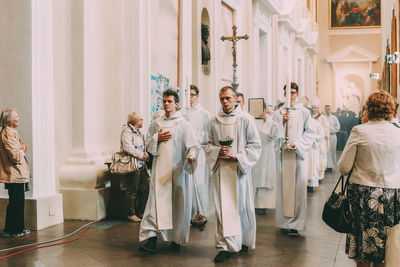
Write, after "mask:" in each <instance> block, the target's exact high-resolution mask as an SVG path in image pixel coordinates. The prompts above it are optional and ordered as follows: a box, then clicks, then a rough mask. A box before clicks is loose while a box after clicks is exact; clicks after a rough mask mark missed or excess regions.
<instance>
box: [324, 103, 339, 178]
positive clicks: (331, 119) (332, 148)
mask: <svg viewBox="0 0 400 267" xmlns="http://www.w3.org/2000/svg"><path fill="white" fill-rule="evenodd" d="M325 117H326V119H327V120H328V123H329V134H330V135H329V143H330V145H329V151H328V153H327V154H328V162H327V168H326V171H327V172H332V169H333V168H334V167H335V166H336V144H337V137H336V133H337V132H339V131H340V123H339V120H338V118H337V117H336V116H335V115H333V114H331V106H330V105H325Z"/></svg>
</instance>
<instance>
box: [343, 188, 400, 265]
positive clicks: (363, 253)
mask: <svg viewBox="0 0 400 267" xmlns="http://www.w3.org/2000/svg"><path fill="white" fill-rule="evenodd" d="M399 194H400V189H390V188H380V187H371V186H365V185H359V184H350V185H349V187H348V189H347V197H348V199H349V203H350V206H351V217H352V231H351V233H349V234H347V238H346V253H347V254H348V256H349V258H351V259H355V260H358V261H359V262H360V263H366V262H375V263H381V262H383V261H384V260H385V244H386V233H387V230H388V229H389V228H391V227H393V226H394V225H395V224H397V223H398V222H397V221H396V222H395V218H400V212H399V206H400V205H399V198H398V197H399ZM396 201H397V203H395V202H396ZM396 212H397V217H395V213H396ZM397 220H398V219H397Z"/></svg>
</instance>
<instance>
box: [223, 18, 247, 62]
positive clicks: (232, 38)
mask: <svg viewBox="0 0 400 267" xmlns="http://www.w3.org/2000/svg"><path fill="white" fill-rule="evenodd" d="M236 29H237V27H236V25H233V27H232V30H233V36H230V37H225V36H222V37H221V40H222V41H225V40H228V41H231V42H232V56H233V65H232V66H233V67H236V66H237V64H236V42H237V41H240V40H242V39H245V40H247V39H249V36H248V35H247V34H246V35H243V36H236Z"/></svg>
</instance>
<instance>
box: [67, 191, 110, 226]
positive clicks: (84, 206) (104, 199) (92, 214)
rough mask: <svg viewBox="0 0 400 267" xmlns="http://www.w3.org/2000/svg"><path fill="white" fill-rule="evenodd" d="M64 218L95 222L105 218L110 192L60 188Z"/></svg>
mask: <svg viewBox="0 0 400 267" xmlns="http://www.w3.org/2000/svg"><path fill="white" fill-rule="evenodd" d="M60 193H62V195H63V199H64V203H63V207H64V218H65V219H76V220H97V219H101V218H104V217H106V211H107V210H108V203H109V202H110V201H109V196H110V190H109V188H100V189H80V188H61V189H60Z"/></svg>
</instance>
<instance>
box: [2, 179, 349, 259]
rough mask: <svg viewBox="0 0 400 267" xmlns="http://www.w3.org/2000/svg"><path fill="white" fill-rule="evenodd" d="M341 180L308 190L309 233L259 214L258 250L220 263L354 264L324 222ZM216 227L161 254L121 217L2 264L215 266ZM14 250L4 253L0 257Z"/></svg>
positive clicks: (68, 228)
mask: <svg viewBox="0 0 400 267" xmlns="http://www.w3.org/2000/svg"><path fill="white" fill-rule="evenodd" d="M337 178H338V175H337V173H333V174H329V175H327V177H326V178H325V179H324V180H323V183H322V184H321V186H320V187H319V188H317V189H316V190H315V192H314V193H308V226H307V231H304V232H301V233H300V236H299V237H298V238H289V237H287V236H284V235H281V233H280V231H279V230H278V229H276V228H275V226H274V212H273V211H269V213H268V214H267V215H265V216H257V245H256V250H254V251H251V252H248V253H245V254H240V255H239V256H237V257H235V258H230V259H229V260H228V261H227V262H225V263H222V264H220V265H225V266H307V267H312V266H323V267H328V266H340V267H345V266H355V263H354V262H353V261H351V260H349V259H348V258H347V255H345V253H344V243H345V235H343V234H338V233H336V232H334V231H333V230H331V229H330V228H329V227H327V226H326V225H325V224H324V223H323V222H322V220H321V212H322V207H323V204H324V202H325V200H326V199H327V197H328V196H329V194H330V192H331V190H332V188H333V186H334V183H335V181H336V180H337ZM86 223H87V222H85V221H74V220H67V221H65V223H64V224H61V225H57V226H53V227H50V228H47V229H44V230H41V231H37V232H33V233H32V234H31V235H30V236H27V237H22V238H14V239H8V238H0V250H1V249H4V248H9V247H13V246H17V245H22V244H29V243H33V242H38V241H45V240H50V239H54V238H57V237H60V236H63V235H66V234H68V233H70V232H72V231H74V230H75V229H77V228H79V227H80V226H81V225H84V224H86ZM103 225H104V223H103ZM106 226H107V225H106ZM108 226H112V222H110V225H108ZM214 227H215V224H213V222H210V223H209V225H207V227H206V230H205V231H203V232H200V231H199V230H198V229H192V231H191V234H190V243H189V244H188V245H187V246H185V247H182V249H181V251H179V252H177V253H176V252H172V251H170V250H169V246H168V244H167V243H163V242H159V243H158V248H159V252H158V253H157V254H154V255H146V254H142V253H140V252H139V251H138V249H137V248H138V230H139V224H135V223H131V222H127V221H122V222H121V223H119V224H117V225H115V226H113V227H109V228H107V229H106V228H94V227H93V228H91V229H90V230H88V231H87V232H86V233H85V235H84V236H83V238H82V239H80V240H78V241H75V242H73V243H69V244H65V245H60V246H55V247H49V248H41V249H38V250H33V251H27V252H24V253H22V254H19V255H16V256H13V257H10V258H8V259H5V260H0V266H68V267H72V266H192V267H194V266H213V265H214V262H213V258H214V256H215V254H216V250H215V248H214ZM70 239H72V238H70ZM16 251H18V250H14V251H8V252H0V257H3V256H5V255H8V254H11V253H13V252H16Z"/></svg>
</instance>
